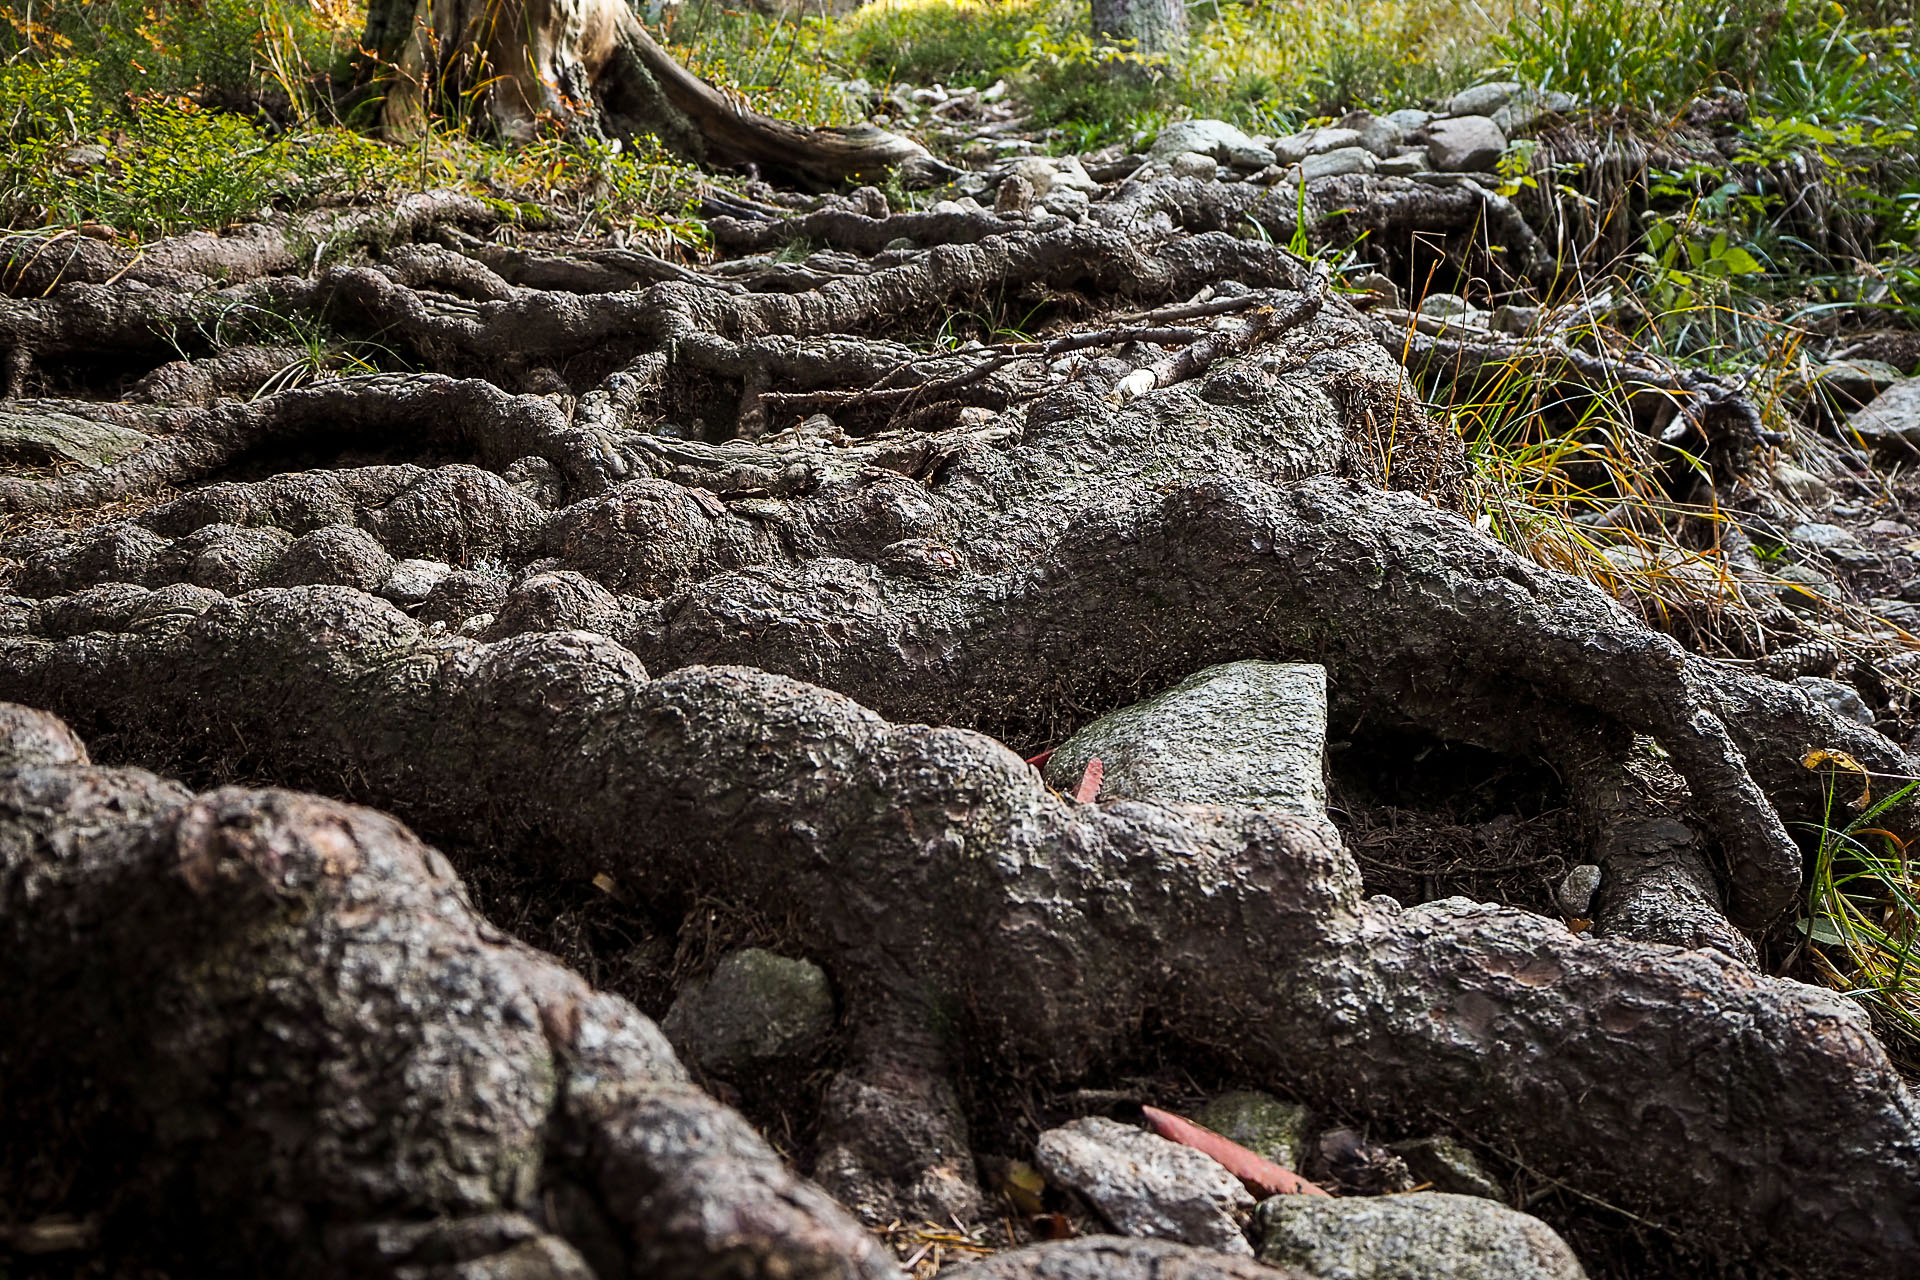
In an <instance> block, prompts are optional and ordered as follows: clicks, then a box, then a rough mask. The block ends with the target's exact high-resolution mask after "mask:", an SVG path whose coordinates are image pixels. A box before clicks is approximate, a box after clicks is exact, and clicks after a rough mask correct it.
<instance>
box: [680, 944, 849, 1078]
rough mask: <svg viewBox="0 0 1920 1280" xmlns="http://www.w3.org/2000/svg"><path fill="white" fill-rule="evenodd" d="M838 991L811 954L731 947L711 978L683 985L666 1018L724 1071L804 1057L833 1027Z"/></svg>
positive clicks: (686, 1048)
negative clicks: (798, 957) (794, 955)
mask: <svg viewBox="0 0 1920 1280" xmlns="http://www.w3.org/2000/svg"><path fill="white" fill-rule="evenodd" d="M833 1021H834V1006H833V990H832V987H831V986H830V985H829V984H828V982H827V975H826V973H825V972H824V971H823V970H822V969H821V968H820V966H819V965H817V964H814V963H813V962H812V961H809V960H793V959H789V958H788V957H786V956H781V955H775V954H774V953H773V952H771V951H763V950H761V949H760V948H758V947H747V948H744V949H742V950H739V951H730V952H728V953H727V954H726V955H725V956H724V957H722V959H721V961H720V963H719V964H718V965H716V966H715V967H714V970H713V976H712V977H710V978H706V979H704V980H702V979H694V980H693V981H690V982H688V983H686V984H685V985H684V986H682V987H681V989H680V993H679V994H678V995H677V996H675V997H674V1001H673V1006H672V1008H670V1009H668V1010H667V1016H666V1017H665V1018H663V1019H662V1020H661V1022H660V1029H661V1030H662V1031H664V1032H665V1033H666V1036H667V1039H668V1040H670V1041H672V1042H673V1047H674V1048H675V1049H677V1050H679V1051H680V1052H681V1053H683V1054H685V1055H686V1056H687V1057H688V1058H690V1059H691V1060H692V1061H694V1062H696V1063H698V1064H699V1065H700V1066H701V1067H703V1068H705V1069H707V1070H709V1071H717V1072H720V1073H722V1074H725V1073H727V1072H733V1071H741V1070H746V1069H748V1068H751V1067H755V1066H763V1065H765V1064H767V1063H771V1062H778V1061H781V1060H786V1059H795V1058H804V1057H806V1056H807V1055H808V1054H810V1053H812V1052H813V1051H814V1050H815V1049H817V1048H819V1047H820V1045H821V1044H822V1043H824V1042H825V1040H826V1038H827V1037H828V1036H829V1035H831V1034H832V1032H833Z"/></svg>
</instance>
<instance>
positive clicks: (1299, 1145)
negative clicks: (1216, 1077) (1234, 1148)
mask: <svg viewBox="0 0 1920 1280" xmlns="http://www.w3.org/2000/svg"><path fill="white" fill-rule="evenodd" d="M1194 1120H1195V1122H1196V1123H1199V1124H1203V1125H1205V1126H1206V1127H1207V1128H1209V1129H1211V1130H1213V1131H1214V1132H1215V1133H1217V1134H1219V1135H1220V1136H1221V1137H1223V1138H1231V1139H1232V1140H1233V1141H1235V1142H1237V1143H1239V1144H1240V1145H1241V1146H1243V1147H1245V1148H1246V1149H1247V1150H1249V1151H1251V1152H1253V1154H1255V1155H1257V1156H1262V1157H1265V1158H1266V1159H1268V1160H1271V1161H1273V1162H1274V1163H1275V1164H1277V1165H1279V1166H1280V1167H1281V1168H1283V1169H1294V1170H1298V1169H1299V1168H1300V1161H1301V1160H1302V1159H1303V1158H1304V1157H1305V1155H1306V1149H1307V1139H1308V1137H1309V1133H1308V1127H1309V1125H1310V1124H1311V1123H1312V1120H1313V1113H1312V1112H1310V1111H1308V1110H1307V1108H1305V1107H1303V1106H1301V1105H1300V1104H1299V1103H1297V1102H1282V1101H1280V1100H1279V1099H1278V1098H1275V1097H1273V1096H1272V1095H1270V1094H1265V1093H1259V1092H1257V1091H1254V1090H1251V1089H1243V1090H1238V1091H1236V1092H1233V1093H1223V1094H1221V1095H1220V1096H1219V1097H1217V1098H1215V1099H1214V1100H1213V1101H1211V1102H1209V1103H1208V1104H1207V1105H1206V1106H1204V1107H1202V1108H1201V1109H1200V1112H1199V1114H1198V1115H1196V1116H1194Z"/></svg>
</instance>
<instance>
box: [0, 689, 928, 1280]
mask: <svg viewBox="0 0 1920 1280" xmlns="http://www.w3.org/2000/svg"><path fill="white" fill-rule="evenodd" d="M0 963H4V964H5V966H6V969H7V971H8V974H9V978H10V980H9V981H8V983H6V984H5V986H4V989H0V1017H4V1019H5V1021H6V1023H7V1026H8V1035H7V1037H6V1040H5V1043H4V1045H3V1046H0V1099H3V1100H4V1101H0V1123H4V1126H5V1129H6V1132H7V1135H8V1142H7V1149H8V1156H7V1158H6V1159H5V1160H4V1161H0V1193H4V1199H5V1200H6V1203H7V1204H8V1207H9V1210H10V1211H11V1212H13V1213H25V1214H29V1215H30V1214H31V1213H32V1212H33V1211H34V1210H36V1209H41V1208H50V1209H64V1210H67V1211H74V1210H81V1211H86V1210H99V1209H108V1210H111V1213H112V1217H111V1218H110V1220H109V1239H108V1242H107V1243H108V1247H109V1248H110V1249H113V1248H116V1247H118V1248H126V1247H131V1248H133V1249H135V1250H147V1251H152V1250H156V1249H160V1250H164V1249H167V1248H174V1249H178V1250H180V1251H181V1253H182V1254H183V1255H184V1256H183V1261H185V1262H186V1263H187V1264H188V1271H189V1273H194V1272H198V1273H203V1274H204V1273H205V1272H206V1271H213V1272H218V1273H222V1274H242V1275H259V1274H265V1273H272V1274H281V1275H302V1276H308V1275H310V1276H367V1275H413V1276H420V1275H447V1276H452V1275H454V1274H461V1275H466V1274H473V1273H471V1272H467V1271H459V1272H456V1271H454V1270H453V1269H451V1266H448V1267H447V1269H444V1270H432V1269H431V1265H430V1264H434V1263H442V1264H454V1263H463V1262H464V1263H473V1262H477V1261H478V1260H479V1259H480V1258H485V1259H487V1261H488V1262H489V1263H490V1264H491V1265H492V1266H493V1267H496V1268H501V1269H500V1270H497V1271H489V1272H487V1274H502V1275H505V1274H512V1275H515V1276H525V1277H556V1278H557V1277H568V1278H570V1280H585V1278H586V1277H588V1276H591V1275H594V1274H599V1275H601V1276H607V1275H615V1274H623V1275H633V1276H711V1275H717V1274H721V1273H722V1272H723V1271H724V1272H725V1273H727V1274H743V1273H751V1274H782V1275H793V1276H820V1277H828V1276H834V1277H852V1276H874V1277H878V1276H883V1275H890V1274H893V1271H892V1268H891V1266H890V1265H889V1263H888V1260H887V1259H886V1257H885V1255H884V1254H883V1253H882V1252H881V1250H880V1249H879V1247H878V1246H877V1245H876V1244H874V1243H873V1242H872V1241H871V1240H870V1239H869V1238H868V1237H867V1236H866V1234H865V1233H864V1232H862V1231H861V1230H860V1229H859V1228H858V1227H857V1226H856V1225H855V1224H854V1223H853V1222H852V1221H851V1220H849V1219H848V1218H847V1217H846V1215H845V1214H844V1212H843V1211H842V1210H840V1209H839V1208H838V1207H837V1206H836V1205H834V1204H833V1202H832V1201H831V1200H829V1199H828V1198H827V1197H826V1196H825V1195H823V1194H822V1193H821V1192H820V1191H819V1190H817V1189H815V1188H813V1187H810V1186H808V1185H807V1184H805V1183H803V1182H801V1181H799V1180H798V1179H796V1178H795V1177H794V1176H793V1175H791V1174H790V1173H788V1172H787V1171H786V1170H785V1169H784V1168H783V1167H782V1166H781V1165H780V1162H779V1160H778V1158H777V1157H776V1156H775V1155H774V1153H773V1152H772V1151H771V1149H769V1148H768V1147H767V1146H766V1145H765V1144H764V1143H763V1142H762V1141H761V1140H760V1139H759V1138H758V1137H757V1136H756V1135H755V1134H754V1133H753V1132H752V1130H751V1129H750V1128H748V1126H747V1125H746V1124H745V1122H744V1121H742V1120H741V1119H740V1118H739V1117H738V1116H735V1115H734V1114H732V1113H731V1112H729V1111H727V1110H726V1109H725V1108H723V1107H721V1106H719V1105H718V1104H716V1103H714V1102H713V1101H712V1100H711V1099H709V1098H707V1097H706V1096H705V1095H703V1094H701V1093H700V1092H699V1091H698V1090H696V1089H694V1088H693V1087H692V1086H691V1085H689V1084H688V1083H687V1080H686V1075H685V1072H684V1071H683V1070H682V1069H681V1067H680V1066H679V1064H678V1063H677V1062H676V1061H675V1060H674V1057H673V1053H672V1050H671V1049H670V1048H668V1046H667V1044H666V1041H665V1040H664V1039H663V1038H662V1037H661V1035H660V1033H659V1031H658V1030H657V1029H656V1028H655V1027H654V1026H653V1024H652V1023H651V1022H649V1021H647V1020H646V1019H645V1018H643V1017H641V1016H640V1015H639V1014H638V1013H636V1012H635V1011H634V1010H633V1009H632V1008H631V1007H630V1006H629V1005H627V1004H626V1003H625V1002H624V1001H621V1000H618V999H615V998H613V997H611V996H606V995H601V994H597V993H595V992H593V991H592V990H590V989H589V988H588V987H587V985H586V984H585V983H583V982H582V981H580V979H579V978H577V977H575V976H574V975H572V974H570V973H568V972H566V971H565V970H563V969H561V968H560V967H559V966H557V965H556V964H554V963H553V962H552V961H551V960H549V959H548V958H546V957H544V956H542V955H540V954H538V953H537V952H534V951H532V950H530V949H528V948H526V947H524V946H521V945H519V944H517V943H514V942H512V941H510V940H508V939H506V938H504V937H502V936H501V935H500V934H499V933H497V932H496V931H495V930H493V929H492V928H490V927H489V926H488V925H487V924H486V923H485V922H484V921H482V920H481V919H480V918H479V917H478V916H477V915H475V914H474V912H473V910H472V908H471V907H470V906H469V905H468V903H467V898H466V893H465V891H464V889H463V888H462V887H461V885H460V883H459V881H458V880H457V879H456V878H455V876H454V874H453V870H452V868H451V867H450V866H449V865H448V864H447V862H446V859H445V858H443V857H442V856H441V855H440V854H439V853H438V852H436V851H434V850H432V849H429V848H427V847H426V846H424V845H422V844H421V843H420V842H419V841H417V840H416V839H415V838H414V837H413V836H412V835H411V834H410V833H409V832H407V831H406V830H405V829H404V828H403V827H401V826H399V825H398V824H397V823H395V822H394V821H393V820H392V819H390V818H387V817H385V816H383V815H381V814H377V813H373V812H371V811H368V810H364V809H356V808H353V807H351V806H347V805H342V804H337V803H334V802H331V801H326V800H319V799H315V798H313V797H310V796H303V795H298V794H295V793H291V792H284V791H249V790H244V789H241V788H236V787H229V788H223V789H221V790H218V791H212V792H208V793H207V794H205V795H201V796H197V797H196V796H194V795H193V794H192V793H191V792H189V791H187V790H185V789H184V788H182V787H180V786H179V785H177V784H175V783H171V782H165V781H162V780H160V779H158V778H156V777H154V776H153V775H152V774H149V773H145V772H142V771H139V770H130V769H106V768H95V767H92V766H90V765H88V764H87V761H86V755H85V752H84V749H83V748H81V747H80V745H79V743H78V742H77V741H76V740H75V739H73V738H72V736H71V735H70V734H69V733H67V731H66V730H65V728H64V726H62V725H61V724H60V723H59V722H58V721H55V720H53V719H52V718H51V717H48V716H45V715H42V714H40V713H38V712H30V711H26V710H24V709H22V708H18V707H12V706H6V707H0ZM55 990H58V992H59V993H60V995H59V998H58V999H49V998H48V996H49V993H50V992H53V991H55ZM56 1064H57V1065H56ZM81 1081H83V1082H84V1086H83V1087H76V1082H81ZM401 1116H404V1117H406V1121H405V1122H404V1123H399V1124H396V1123H394V1120H395V1118H396V1117H401ZM50 1142H60V1143H62V1144H63V1145H60V1146H59V1147H58V1148H57V1149H56V1150H55V1151H53V1152H52V1154H51V1157H50V1158H51V1160H52V1162H53V1165H52V1167H51V1168H49V1167H46V1166H45V1165H44V1164H43V1165H42V1166H40V1167H39V1168H38V1169H35V1167H34V1165H33V1164H32V1163H31V1159H32V1157H34V1156H35V1155H41V1156H43V1157H45V1156H46V1153H47V1146H48V1144H49V1143H50ZM29 1171H33V1172H36V1173H37V1174H38V1177H39V1180H38V1181H37V1182H35V1183H31V1184H29V1183H25V1182H23V1180H22V1179H23V1177H24V1175H26V1174H27V1173H28V1172H29ZM48 1180H52V1181H53V1182H55V1183H56V1185H57V1184H62V1183H64V1185H65V1187H66V1194H67V1196H69V1197H80V1200H79V1202H78V1203H75V1202H74V1201H73V1200H72V1199H69V1200H68V1202H67V1203H63V1204H53V1205H45V1206H37V1205H34V1204H33V1203H32V1199H33V1196H34V1192H35V1190H36V1189H37V1188H42V1187H44V1184H45V1183H46V1182H47V1181H48ZM88 1196H93V1197H97V1199H95V1200H93V1201H92V1202H91V1203H89V1202H87V1200H86V1199H85V1197H88ZM583 1255H584V1256H583ZM135 1256H139V1254H137V1253H136V1255H135ZM148 1256H151V1254H149V1255H148ZM589 1263H591V1265H589ZM596 1268H598V1270H597V1272H596Z"/></svg>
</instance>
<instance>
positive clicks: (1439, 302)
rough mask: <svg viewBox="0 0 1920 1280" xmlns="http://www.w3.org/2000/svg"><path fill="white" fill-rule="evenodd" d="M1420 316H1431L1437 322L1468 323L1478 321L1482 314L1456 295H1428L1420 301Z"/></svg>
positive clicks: (1478, 309)
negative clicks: (1454, 321) (1453, 321)
mask: <svg viewBox="0 0 1920 1280" xmlns="http://www.w3.org/2000/svg"><path fill="white" fill-rule="evenodd" d="M1420 314H1421V315H1423V316H1432V317H1434V318H1435V319H1437V320H1459V321H1461V322H1462V323H1468V322H1472V321H1476V320H1478V319H1479V318H1480V315H1481V314H1482V313H1481V311H1480V308H1478V307H1476V306H1474V305H1473V304H1472V303H1471V302H1468V301H1467V300H1466V299H1465V298H1463V297H1461V296H1460V295H1459V294H1457V293H1430V294H1428V295H1427V296H1426V297H1424V298H1422V299H1420Z"/></svg>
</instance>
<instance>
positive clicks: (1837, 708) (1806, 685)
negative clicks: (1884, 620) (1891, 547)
mask: <svg viewBox="0 0 1920 1280" xmlns="http://www.w3.org/2000/svg"><path fill="white" fill-rule="evenodd" d="M1880 603H1881V602H1880V601H1878V600H1876V601H1874V604H1876V605H1878V604H1880ZM1886 603H1887V604H1890V605H1893V606H1894V607H1895V608H1899V609H1906V610H1910V611H1913V612H1916V613H1920V610H1913V606H1912V605H1902V604H1900V602H1899V601H1897V600H1889V601H1887V602H1886ZM1876 612H1880V611H1879V610H1876ZM1882 616H1885V615H1884V614H1883V615H1882ZM1889 621H1892V622H1895V623H1897V624H1898V625H1900V626H1902V627H1905V626H1906V625H1907V624H1906V623H1904V622H1901V621H1900V620H1899V619H1897V618H1890V619H1889ZM1914 621H1916V622H1920V617H1916V618H1915V619H1914ZM1794 683H1795V684H1796V685H1798V686H1800V687H1801V688H1802V689H1805V690H1806V691H1807V692H1808V693H1810V694H1812V695H1813V696H1814V698H1815V699H1817V700H1818V701H1820V702H1822V703H1824V704H1825V705H1826V706H1827V708H1828V709H1829V710H1831V711H1832V712H1833V713H1834V714H1835V715H1837V716H1839V717H1840V718H1841V719H1842V720H1851V721H1853V722H1854V723H1855V724H1864V725H1866V726H1867V727H1868V728H1872V727H1873V711H1872V709H1871V708H1869V707H1868V706H1867V704H1866V701H1865V700H1864V699H1863V698H1861V696H1860V694H1859V693H1858V692H1857V691H1856V690H1854V689H1853V687H1852V686H1850V685H1844V684H1841V683H1840V682H1839V681H1838V680H1829V679H1827V677H1825V676H1798V677H1796V678H1795V679H1794Z"/></svg>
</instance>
